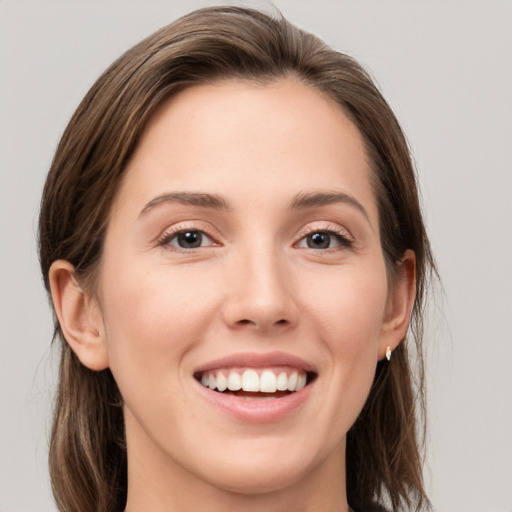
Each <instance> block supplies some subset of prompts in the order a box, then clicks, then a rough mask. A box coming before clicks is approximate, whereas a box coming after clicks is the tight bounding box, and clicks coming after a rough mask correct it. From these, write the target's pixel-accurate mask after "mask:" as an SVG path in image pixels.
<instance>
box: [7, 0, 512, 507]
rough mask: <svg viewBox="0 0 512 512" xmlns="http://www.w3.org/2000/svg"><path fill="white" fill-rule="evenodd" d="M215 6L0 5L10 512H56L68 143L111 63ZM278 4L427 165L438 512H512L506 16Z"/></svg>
mask: <svg viewBox="0 0 512 512" xmlns="http://www.w3.org/2000/svg"><path fill="white" fill-rule="evenodd" d="M214 3H218V2H207V1H177V2H173V1H160V2H157V1H140V0H139V1H130V0H125V1H121V0H103V1H99V0H88V1H79V0H67V1H59V2H58V1H50V0H44V1H41V0H40V1H34V2H29V1H24V0H11V1H7V0H0V52H1V53H0V173H1V175H0V176H1V185H0V241H1V242H0V243H1V245H0V247H1V250H0V293H1V295H0V300H1V303H0V336H1V339H0V341H1V345H0V348H1V352H0V389H1V395H0V429H1V430H0V511H1V512H28V511H54V510H55V507H54V505H53V501H52V498H51V493H50V489H49V481H48V476H47V469H46V457H47V437H48V425H49V411H50V408H51V397H52V390H53V386H54V380H55V373H56V372H55V369H56V357H55V355H54V354H52V351H51V349H50V339H51V334H52V323H51V315H50V310H49V308H48V305H47V301H46V297H45V294H44V290H43V287H42V284H41V278H40V276H39V269H38V261H37V255H36V244H35V234H36V223H37V215H38V205H39V198H40V194H41V190H42V186H43V182H44V179H45V174H46V172H47V170H48V167H49V164H50V161H51V158H52V154H53V152H54V150H55V147H56V144H57V141H58V139H59V136H60V135H61V133H62V131H63V129H64V127H65V125H66V123H67V121H68V120H69V117H70V116H71V114H72V112H73V110H74V108H75V107H76V106H77V104H78V102H79V101H80V99H81V98H82V96H83V95H84V94H85V92H86V91H87V89H88V88H89V87H90V86H91V85H92V83H93V81H94V80H95V78H96V77H97V76H98V75H99V74H100V72H101V71H102V70H103V69H104V68H105V67H106V66H107V65H108V64H110V62H111V61H113V60H114V58H116V57H117V56H118V55H120V54H121V53H122V52H123V51H124V50H126V49H128V47H130V46H131V45H133V44H135V43H136V42H137V41H139V40H140V39H141V38H142V37H144V36H146V35H148V34H149V33H151V32H152V31H154V30H155V29H157V28H159V27H160V26H162V25H165V24H167V23H169V22H170V21H172V20H174V19H175V18H176V17H178V16H179V15H182V14H184V13H186V12H188V11H189V10H192V9H194V8H196V7H202V6H206V5H213V4H214ZM243 3H244V4H246V5H247V4H248V5H253V6H254V5H261V3H260V4H258V3H257V2H256V3H255V2H243ZM276 4H277V6H278V7H279V8H280V9H281V10H282V11H283V12H284V14H285V15H286V16H287V17H288V18H289V19H291V20H292V21H293V22H295V23H297V24H298V25H300V26H302V27H303V28H306V29H308V30H310V31H311V32H314V33H316V34H318V35H320V36H321V37H322V38H324V39H325V40H326V41H327V42H328V43H330V44H331V45H332V46H334V47H335V48H337V49H339V50H342V51H346V52H347V53H349V54H351V55H353V56H355V57H356V58H358V59H359V60H360V61H361V62H362V63H363V64H364V65H365V66H366V67H367V68H368V69H369V70H370V72H371V73H372V75H373V76H374V77H376V79H377V82H378V84H379V85H380V87H381V89H382V91H383V93H384V95H385V97H386V98H387V99H388V101H389V102H390V104H391V106H392V107H393V108H394V110H395V112H396V114H397V116H398V118H399V120H400V121H401V123H402V126H403V127H404V129H405V131H406V133H407V136H408V139H409V141H410V144H411V147H412V150H413V153H414V156H415V159H416V162H417V166H418V169H419V173H420V181H421V185H422V190H423V203H424V208H425V212H426V218H427V221H428V228H429V232H430V236H431V240H432V243H433V247H434V250H435V253H436V255H437V259H438V263H439V267H440V271H441V274H442V277H443V281H444V289H445V296H444V297H440V298H439V301H438V302H439V304H441V305H442V307H443V308H444V313H443V314H441V313H440V312H439V311H438V310H439V308H438V310H437V311H434V314H433V316H432V318H433V320H432V323H431V328H430V331H429V338H428V339H427V340H426V341H427V343H428V352H429V368H428V381H429V392H430V429H429V438H430V443H429V450H428V469H427V485H428V489H429V490H430V494H431V498H432V501H433V503H434V505H435V510H437V511H441V512H458V511H461V512H462V511H464V512H481V511H483V510H485V511H486V512H512V371H511V369H512V368H511V367H512V340H511V332H512V229H511V224H512V223H511V222H510V221H511V218H512V206H511V205H512V202H511V196H512V93H511V92H512V30H511V29H512V2H511V1H510V0H491V1H489V0H480V1H470V0H458V1H456V0H446V1H441V0H416V1H413V0H339V1H327V0H317V1H299V0H296V1H292V0H277V1H276Z"/></svg>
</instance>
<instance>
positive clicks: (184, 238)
mask: <svg viewBox="0 0 512 512" xmlns="http://www.w3.org/2000/svg"><path fill="white" fill-rule="evenodd" d="M202 238H203V237H202V235H201V233H199V232H198V231H185V232H184V233H180V234H179V235H178V244H179V246H180V247H183V248H184V249H193V248H194V247H200V245H201V242H202Z"/></svg>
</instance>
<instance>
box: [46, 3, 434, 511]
mask: <svg viewBox="0 0 512 512" xmlns="http://www.w3.org/2000/svg"><path fill="white" fill-rule="evenodd" d="M40 259H41V267H42V272H43V276H44V279H45V285H46V287H47V289H48V291H49V292H51V296H52V299H53V304H54V308H55V313H56V330H55V335H56V337H57V338H58V339H59V340H61V342H62V359H61V366H60V381H59V389H58V396H57V403H56V409H55V415H54V424H53V430H52V438H51V446H50V469H51V475H52V485H53V490H54V494H55V497H56V500H57V503H58V506H59V508H60V510H66V511H67V510H77V511H78V510H80V511H84V510H91V511H93V510H94V511H97V510H105V511H107V510H126V511H134V510H137V509H139V510H154V511H157V510H203V509H205V510H209V511H216V510H220V509H222V510H226V509H228V510H234V509H238V508H240V509H242V508H243V509H244V510H249V511H252V510H276V511H277V510H300V511H310V510H332V511H347V510H350V508H349V504H350V506H351V507H353V510H355V511H359V512H363V511H367V510H374V509H380V508H379V507H380V506H384V505H388V506H389V507H390V508H391V509H393V510H408V509H411V508H413V509H414V508H417V509H420V508H421V507H423V506H428V499H427V497H426V494H425V491H424V489H423V484H422V469H421V438H422V436H421V433H422V424H423V423H422V417H423V416H422V414H423V411H424V401H423V367H422V359H421V341H422V310H423V298H424V289H425V286H426V285H427V283H428V278H429V275H430V274H431V273H432V271H435V267H434V263H433V259H432V255H431V252H430V246H429V243H428V239H427V236H426V234H425V230H424V226H423V221H422V217H421V211H420V206H419V202H418V193H417V188H416V182H415V177H414V172H413V167H412V164H411V158H410V155H409V151H408V148H407V144H406V142H405V139H404V137H403V134H402V132H401V129H400V127H399V125H398V123H397V121H396V119H395V117H394V115H393V113H392V112H391V110H390V109H389V107H388V105H387V104H386V102H385V101H384V99H383V98H382V96H381V95H380V93H379V92H378V90H377V89H376V87H375V86H374V85H373V83H372V82H371V80H370V78H369V77H368V75H367V74H366V73H365V72H364V71H363V70H362V69H361V68H360V66H359V65H358V64H357V63H355V62H354V61H353V60H352V59H350V58H349V57H347V56H346V55H343V54H340V53H338V52H335V51H333V50H331V49H330V48H328V47H327V46H326V45H325V44H324V43H323V42H321V41H320V40H319V39H318V38H316V37H315V36H312V35H311V34H308V33H305V32H303V31H301V30H299V29H297V28H296V27H294V26H293V25H291V24H290V23H288V22H287V21H286V20H285V19H283V18H282V17H276V18H273V17H270V16H268V15H266V14H263V13H261V12H258V11H254V10H250V9H243V8H235V7H224V8H223V7H218V8H210V9H204V10H200V11H196V12H193V13H191V14H189V15H188V16H185V17H184V18H182V19H180V20H178V21H177V22H175V23H173V24H171V25H169V26H168V27H164V28H163V29H161V30H160V31H158V32H157V33H155V34H154V35H152V36H150V37H149V38H148V39H146V40H144V41H142V42H141V43H139V44H138V45H136V46H135V47H134V48H132V49H131V50H129V51H128V52H127V53H126V54H125V55H123V56H122V57H121V58H120V59H118V60H117V61H116V62H115V63H114V64H113V65H112V66H111V67H110V68H109V69H108V70H107V71H106V72H105V73H104V74H103V75H102V76H101V77H100V78H99V79H98V81H97V82H96V84H95V85H94V86H93V87H92V89H91V90H90V91H89V93H88V94H87V95H86V97H85V98H84V100H83V101H82V103H81V105H80V106H79V107H78V109H77V111H76V113H75V114H74V116H73V118H72V120H71V121H70V123H69V125H68V127H67V129H66V131H65V133H64V135H63V137H62V140H61V142H60V144H59V147H58V149H57V152H56V155H55V158H54V161H53V164H52V168H51V170H50V173H49V176H48V179H47V182H46V186H45V190H44V194H43V201H42V207H41V216H40ZM408 331H409V333H410V334H409V339H412V340H414V341H415V342H416V345H415V348H416V349H417V350H416V352H417V354H418V355H419V365H417V366H416V367H415V374H414V375H413V374H412V373H411V367H410V362H409V355H408V347H407V343H406V341H405V337H406V333H407V332H408Z"/></svg>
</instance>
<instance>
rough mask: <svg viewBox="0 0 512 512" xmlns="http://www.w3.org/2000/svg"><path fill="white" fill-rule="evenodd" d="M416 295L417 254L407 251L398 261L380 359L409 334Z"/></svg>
mask: <svg viewBox="0 0 512 512" xmlns="http://www.w3.org/2000/svg"><path fill="white" fill-rule="evenodd" d="M415 297H416V256H415V254H414V251H412V250H410V249H408V250H407V251H405V253H404V255H403V257H402V259H401V260H400V261H399V262H398V263H397V277H396V281H395V283H393V285H392V286H391V288H390V292H389V297H388V302H387V305H386V315H385V319H384V323H383V326H382V333H381V339H380V343H379V359H384V357H386V353H387V351H388V347H389V349H390V350H391V351H393V350H395V348H396V347H397V346H398V345H399V344H400V343H401V342H402V340H403V339H404V338H405V335H406V334H407V329H408V328H409V322H410V319H411V312H412V308H413V305H414V299H415Z"/></svg>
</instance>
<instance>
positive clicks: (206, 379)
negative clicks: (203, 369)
mask: <svg viewBox="0 0 512 512" xmlns="http://www.w3.org/2000/svg"><path fill="white" fill-rule="evenodd" d="M226 374H227V377H226ZM306 379H307V375H306V373H303V372H301V373H299V372H298V371H297V370H294V371H293V372H292V373H291V374H290V375H288V374H287V373H286V372H284V371H281V372H279V373H278V374H277V375H276V373H274V372H273V371H272V370H263V371H262V372H261V375H259V374H258V372H257V371H256V370H252V369H248V370H245V371H244V372H243V373H242V375H240V374H239V373H238V372H236V371H230V372H227V371H218V372H216V373H213V372H212V373H204V374H203V375H202V376H201V384H202V385H203V386H205V387H207V388H210V389H217V390H219V391H221V392H222V391H225V390H226V389H229V390H230V391H239V390H240V389H241V390H243V391H249V392H253V393H257V392H261V393H275V392H276V391H292V392H293V391H299V390H301V389H302V388H303V387H304V386H305V385H306Z"/></svg>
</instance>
